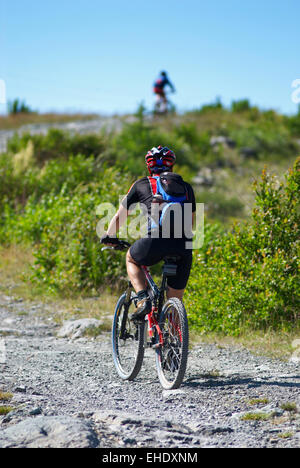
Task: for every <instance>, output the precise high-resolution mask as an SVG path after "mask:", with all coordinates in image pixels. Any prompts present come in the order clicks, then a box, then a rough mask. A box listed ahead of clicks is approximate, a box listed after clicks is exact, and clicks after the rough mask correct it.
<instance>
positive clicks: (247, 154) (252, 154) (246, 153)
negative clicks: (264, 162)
mask: <svg viewBox="0 0 300 468" xmlns="http://www.w3.org/2000/svg"><path fill="white" fill-rule="evenodd" d="M240 155H241V156H242V157H243V158H245V159H248V158H253V159H258V153H257V151H256V150H255V149H253V148H248V147H245V148H241V149H240Z"/></svg>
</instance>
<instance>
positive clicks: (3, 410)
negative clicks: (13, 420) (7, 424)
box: [0, 406, 14, 415]
mask: <svg viewBox="0 0 300 468" xmlns="http://www.w3.org/2000/svg"><path fill="white" fill-rule="evenodd" d="M13 409H14V408H13V407H12V406H0V415H5V414H8V413H10V412H11V411H12V410H13Z"/></svg>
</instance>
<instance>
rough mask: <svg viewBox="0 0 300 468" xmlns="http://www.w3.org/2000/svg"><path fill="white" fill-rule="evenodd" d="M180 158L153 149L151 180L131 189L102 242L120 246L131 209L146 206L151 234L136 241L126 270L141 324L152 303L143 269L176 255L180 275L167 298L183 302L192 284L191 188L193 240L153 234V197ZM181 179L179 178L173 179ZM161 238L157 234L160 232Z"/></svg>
mask: <svg viewBox="0 0 300 468" xmlns="http://www.w3.org/2000/svg"><path fill="white" fill-rule="evenodd" d="M175 160H176V156H175V154H174V152H173V151H171V150H170V149H169V148H167V147H162V146H158V147H157V148H155V147H154V148H152V149H151V150H150V151H148V153H147V154H146V157H145V161H146V164H147V167H148V171H149V174H150V176H149V177H143V178H141V179H138V180H137V181H136V182H135V183H134V184H133V185H132V186H131V188H130V189H129V191H128V193H127V195H126V196H125V198H124V199H123V200H122V202H121V204H120V207H119V209H118V212H117V213H116V215H115V216H114V217H113V219H112V220H111V222H110V224H109V226H108V230H107V232H106V234H105V235H104V236H103V237H102V238H101V242H103V243H104V244H108V245H114V243H116V234H117V232H118V230H119V229H120V227H121V225H122V224H123V223H124V221H125V220H126V218H127V216H128V214H129V210H130V207H131V206H132V205H135V204H136V203H138V202H140V203H142V204H143V205H144V206H145V207H146V209H147V214H148V233H147V236H146V237H142V238H141V239H138V240H137V241H135V242H134V243H133V244H132V246H131V247H130V249H129V250H128V252H127V256H126V266H127V273H128V276H129V279H130V281H131V284H132V286H133V288H134V289H135V291H136V293H137V296H138V302H137V309H136V311H135V313H134V314H133V316H132V318H133V319H136V320H141V319H143V318H144V317H145V315H147V314H148V313H149V312H150V311H151V301H150V298H149V296H148V292H147V289H146V281H145V276H144V272H143V270H142V269H141V267H140V265H145V266H151V265H155V264H157V263H159V262H160V261H161V260H162V259H163V258H164V257H166V256H172V255H176V256H178V259H177V261H176V263H177V275H176V276H175V277H169V278H168V289H167V297H168V298H170V297H177V298H179V299H180V300H182V297H183V294H184V290H185V287H186V284H187V282H188V278H189V274H190V269H191V265H192V249H190V248H187V247H186V241H187V239H191V237H192V231H191V229H192V225H193V224H194V219H195V212H196V202H195V196H194V191H193V189H192V187H191V185H190V184H188V183H187V182H184V181H182V182H183V184H184V187H185V189H186V194H187V200H188V203H190V204H191V205H190V208H191V210H190V216H189V219H188V223H189V225H190V234H191V235H190V236H187V235H186V231H185V230H184V231H182V235H181V237H180V238H174V237H172V236H170V237H169V238H163V237H162V236H161V235H159V236H158V237H155V236H154V237H153V235H152V234H153V232H152V231H151V213H152V211H151V207H153V204H152V202H153V197H154V195H155V193H154V192H155V188H156V189H157V186H156V187H155V184H156V183H157V178H159V176H160V175H162V174H163V176H164V177H165V176H166V175H168V174H170V173H172V172H173V166H174V164H175ZM174 176H175V177H180V176H178V175H176V174H173V175H171V177H174ZM156 234H157V231H156Z"/></svg>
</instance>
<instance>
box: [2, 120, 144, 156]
mask: <svg viewBox="0 0 300 468" xmlns="http://www.w3.org/2000/svg"><path fill="white" fill-rule="evenodd" d="M134 120H135V117H134V116H131V115H128V116H123V117H118V116H116V117H106V116H103V117H97V118H95V119H90V120H77V121H71V122H63V123H52V124H46V123H42V124H28V125H23V126H21V127H20V128H18V129H12V130H0V153H2V152H4V151H6V146H7V141H8V140H9V139H10V138H11V137H12V136H13V135H14V134H15V133H18V134H19V135H22V134H23V133H31V134H32V135H38V134H43V135H45V134H47V132H48V130H49V129H50V128H59V129H60V130H63V131H67V132H70V133H71V134H92V133H98V132H99V131H100V130H102V129H106V130H107V131H108V132H110V131H112V130H116V131H118V130H120V129H121V128H122V126H123V123H124V122H127V123H130V122H133V121H134Z"/></svg>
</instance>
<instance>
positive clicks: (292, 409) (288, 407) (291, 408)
mask: <svg viewBox="0 0 300 468" xmlns="http://www.w3.org/2000/svg"><path fill="white" fill-rule="evenodd" d="M281 409H283V410H284V411H288V412H289V413H297V411H298V409H297V405H296V403H291V402H287V403H283V404H282V405H281Z"/></svg>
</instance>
